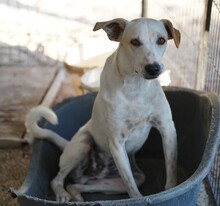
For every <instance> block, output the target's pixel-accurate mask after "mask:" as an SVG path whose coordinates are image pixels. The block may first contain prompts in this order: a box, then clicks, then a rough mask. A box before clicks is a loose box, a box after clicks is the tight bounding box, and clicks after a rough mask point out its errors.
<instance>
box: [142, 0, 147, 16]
mask: <svg viewBox="0 0 220 206" xmlns="http://www.w3.org/2000/svg"><path fill="white" fill-rule="evenodd" d="M146 16H147V2H146V0H142V1H141V17H146Z"/></svg>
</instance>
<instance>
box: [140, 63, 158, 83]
mask: <svg viewBox="0 0 220 206" xmlns="http://www.w3.org/2000/svg"><path fill="white" fill-rule="evenodd" d="M161 73H162V68H161V66H160V65H159V64H158V63H156V62H155V63H153V64H147V65H146V66H145V67H144V78H145V79H155V78H157V77H158V76H159V75H160V74H161Z"/></svg>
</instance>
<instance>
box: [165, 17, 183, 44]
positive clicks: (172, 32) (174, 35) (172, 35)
mask: <svg viewBox="0 0 220 206" xmlns="http://www.w3.org/2000/svg"><path fill="white" fill-rule="evenodd" d="M161 21H162V22H163V24H164V26H165V28H166V30H167V33H168V39H173V40H174V43H175V45H176V47H177V48H178V47H179V45H180V40H181V34H180V32H179V30H177V29H175V28H174V27H173V24H172V23H171V22H170V21H169V20H168V19H161Z"/></svg>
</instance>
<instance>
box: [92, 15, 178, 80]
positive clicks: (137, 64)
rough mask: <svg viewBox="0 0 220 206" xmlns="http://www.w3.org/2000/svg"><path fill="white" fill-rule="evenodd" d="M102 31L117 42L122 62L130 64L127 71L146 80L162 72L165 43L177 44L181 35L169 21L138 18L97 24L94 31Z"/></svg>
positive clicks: (119, 19)
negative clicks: (169, 41) (171, 41)
mask: <svg viewBox="0 0 220 206" xmlns="http://www.w3.org/2000/svg"><path fill="white" fill-rule="evenodd" d="M99 29H103V30H104V31H105V32H106V33H107V35H108V37H109V39H110V40H112V41H117V42H120V50H123V53H122V54H121V55H122V59H123V60H124V61H125V62H129V65H131V68H129V71H128V72H130V73H131V72H133V73H134V72H135V73H137V74H138V75H141V76H143V77H144V78H145V79H154V78H156V77H158V76H159V75H160V74H161V73H162V71H163V64H162V56H163V54H164V51H165V49H166V45H167V40H170V39H173V40H174V43H175V45H176V47H179V44H180V32H179V31H178V30H177V29H175V28H174V27H173V25H172V23H171V22H170V21H169V20H166V19H162V20H160V21H157V20H154V19H147V18H139V19H135V20H132V21H127V20H125V19H122V18H118V19H113V20H111V21H106V22H97V23H96V25H95V27H94V29H93V31H97V30H99Z"/></svg>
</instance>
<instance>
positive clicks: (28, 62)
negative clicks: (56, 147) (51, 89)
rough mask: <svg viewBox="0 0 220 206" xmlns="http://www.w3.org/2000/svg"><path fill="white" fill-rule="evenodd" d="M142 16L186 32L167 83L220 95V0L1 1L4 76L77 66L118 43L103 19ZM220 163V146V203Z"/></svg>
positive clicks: (216, 182) (171, 55)
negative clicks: (100, 27) (102, 27)
mask: <svg viewBox="0 0 220 206" xmlns="http://www.w3.org/2000/svg"><path fill="white" fill-rule="evenodd" d="M141 16H144V17H149V18H155V19H169V20H170V21H171V22H173V25H174V26H175V28H177V29H178V30H180V32H181V35H182V40H181V44H180V48H179V49H176V48H175V46H174V44H173V42H172V41H170V42H169V44H168V48H167V52H166V53H165V56H164V64H165V68H166V71H165V74H166V75H165V76H164V79H163V80H162V81H163V85H175V86H183V87H187V88H193V89H199V90H205V91H209V92H213V93H216V94H218V95H220V34H219V33H220V32H219V31H220V0H193V1H192V0H185V1H177V0H120V1H119V0H111V1H110V0H109V1H103V0H80V1H78V0H62V1H61V0H60V1H53V0H0V78H1V76H2V79H3V76H4V75H5V73H6V72H7V71H8V70H10V69H11V68H13V69H14V68H22V69H26V70H28V69H29V68H33V67H36V68H38V69H37V70H36V71H35V72H37V71H40V70H42V69H44V68H52V69H54V68H55V70H56V69H57V68H62V67H63V65H64V62H65V63H67V64H68V65H72V66H73V70H74V66H75V67H76V68H78V67H79V65H80V63H81V62H86V61H88V60H90V59H93V58H97V57H99V56H100V55H101V56H102V55H103V54H106V53H107V54H108V53H110V52H112V51H113V50H114V49H115V48H116V47H117V43H115V42H111V41H109V40H108V38H107V37H106V34H105V33H104V32H101V31H98V32H93V31H92V29H93V26H94V24H95V23H96V22H97V21H105V20H110V19H113V18H117V17H122V18H125V19H128V20H131V19H134V18H138V17H141ZM96 61H97V59H96ZM93 66H94V65H91V68H92V67H93ZM87 67H88V62H87ZM82 70H83V69H82ZM19 71H21V70H19ZM22 71H23V72H24V71H25V70H22ZM73 73H74V72H73ZM16 74H17V73H16ZM32 75H33V77H34V75H36V73H34V74H32ZM44 75H45V76H46V74H44ZM28 78H31V77H30V76H29V77H28ZM7 81H10V78H9V79H8V80H7ZM20 81H23V80H20ZM2 82H3V83H4V84H6V83H5V78H4V81H3V80H0V91H3V90H1V87H2ZM2 88H3V87H2ZM6 93H7V92H6ZM2 102H3V100H1V101H0V103H2ZM1 121H2V122H4V120H2V119H1ZM4 135H5V134H4ZM219 165H220V150H219V152H218V154H217V155H216V159H215V163H214V166H213V169H212V171H211V173H210V175H209V179H210V182H211V185H212V188H213V192H214V196H215V198H216V201H217V203H218V204H219V205H220V195H219V194H220V169H219V168H220V166H219ZM0 204H1V203H0Z"/></svg>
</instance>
